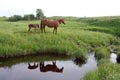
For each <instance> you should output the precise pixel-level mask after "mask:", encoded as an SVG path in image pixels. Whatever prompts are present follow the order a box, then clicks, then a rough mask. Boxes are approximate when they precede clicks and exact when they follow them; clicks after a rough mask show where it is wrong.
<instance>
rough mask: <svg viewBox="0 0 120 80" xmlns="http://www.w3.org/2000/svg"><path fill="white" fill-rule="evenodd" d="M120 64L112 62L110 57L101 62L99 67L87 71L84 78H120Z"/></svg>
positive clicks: (88, 79) (91, 79)
mask: <svg viewBox="0 0 120 80" xmlns="http://www.w3.org/2000/svg"><path fill="white" fill-rule="evenodd" d="M119 70H120V65H118V64H114V63H111V62H110V60H108V59H102V60H101V61H100V62H99V66H98V69H97V70H95V71H93V72H89V73H87V75H86V76H85V78H84V80H119V79H120V71H119Z"/></svg>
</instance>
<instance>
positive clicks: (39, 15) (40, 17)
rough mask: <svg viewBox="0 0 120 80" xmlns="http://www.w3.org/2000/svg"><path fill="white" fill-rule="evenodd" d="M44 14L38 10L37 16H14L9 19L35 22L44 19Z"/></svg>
mask: <svg viewBox="0 0 120 80" xmlns="http://www.w3.org/2000/svg"><path fill="white" fill-rule="evenodd" d="M44 17H45V16H44V13H43V11H42V10H41V9H37V10H36V16H35V15H34V14H26V15H24V16H23V17H22V16H21V15H13V16H11V17H9V19H8V21H20V20H35V19H42V18H44Z"/></svg>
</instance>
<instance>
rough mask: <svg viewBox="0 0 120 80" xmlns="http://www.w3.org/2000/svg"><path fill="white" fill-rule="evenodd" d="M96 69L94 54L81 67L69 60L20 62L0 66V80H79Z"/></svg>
mask: <svg viewBox="0 0 120 80" xmlns="http://www.w3.org/2000/svg"><path fill="white" fill-rule="evenodd" d="M96 68H97V61H96V60H95V58H94V54H89V55H88V59H87V62H86V63H84V64H82V65H81V64H80V65H79V64H78V63H77V64H76V62H75V61H74V60H71V59H68V60H52V61H50V60H48V61H35V62H34V61H32V62H29V63H28V62H21V63H15V64H14V65H9V66H5V65H3V66H1V67H0V80H80V79H82V78H83V77H84V76H85V74H86V73H87V72H89V71H93V70H95V69H96Z"/></svg>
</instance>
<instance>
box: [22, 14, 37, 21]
mask: <svg viewBox="0 0 120 80" xmlns="http://www.w3.org/2000/svg"><path fill="white" fill-rule="evenodd" d="M34 19H35V16H34V15H33V14H27V15H24V17H23V20H34Z"/></svg>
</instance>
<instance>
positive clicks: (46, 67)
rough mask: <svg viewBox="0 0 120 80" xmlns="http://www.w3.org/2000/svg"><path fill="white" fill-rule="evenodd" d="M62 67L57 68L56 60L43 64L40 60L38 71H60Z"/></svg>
mask: <svg viewBox="0 0 120 80" xmlns="http://www.w3.org/2000/svg"><path fill="white" fill-rule="evenodd" d="M63 69H64V67H62V68H58V67H57V65H56V62H52V64H47V65H45V64H44V62H43V63H41V62H40V71H41V72H48V71H52V72H58V73H62V72H63Z"/></svg>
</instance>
